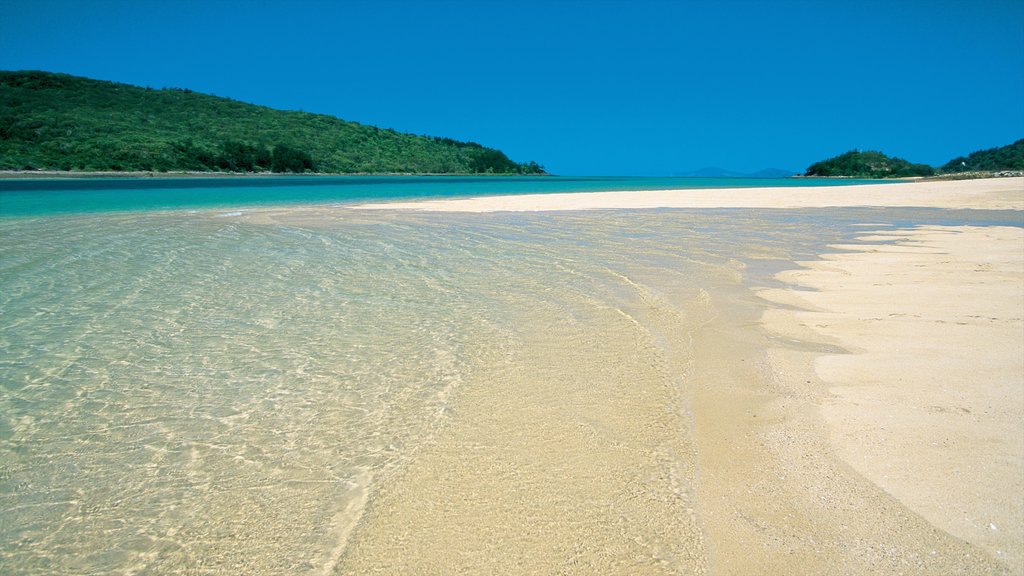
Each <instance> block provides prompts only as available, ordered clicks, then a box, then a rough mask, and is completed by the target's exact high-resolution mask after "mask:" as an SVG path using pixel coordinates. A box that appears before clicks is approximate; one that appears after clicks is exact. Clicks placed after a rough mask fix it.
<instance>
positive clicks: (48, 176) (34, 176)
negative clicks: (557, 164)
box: [0, 170, 552, 180]
mask: <svg viewBox="0 0 1024 576" xmlns="http://www.w3.org/2000/svg"><path fill="white" fill-rule="evenodd" d="M325 176H329V177H340V176H448V177H454V176H471V177H501V178H511V177H516V176H522V177H547V176H552V175H551V174H516V173H511V172H510V173H507V174H476V173H474V174H469V173H463V172H429V173H426V172H415V173H414V172H189V171H174V172H156V171H132V172H114V171H95V172H80V171H74V170H72V171H64V170H0V180H96V179H120V180H150V179H160V178H167V179H177V178H242V179H246V178H257V179H258V178H317V177H325Z"/></svg>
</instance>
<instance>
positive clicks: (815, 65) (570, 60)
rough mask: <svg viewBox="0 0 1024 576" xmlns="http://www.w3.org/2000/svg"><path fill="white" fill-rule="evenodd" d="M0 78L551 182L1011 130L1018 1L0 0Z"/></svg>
mask: <svg viewBox="0 0 1024 576" xmlns="http://www.w3.org/2000/svg"><path fill="white" fill-rule="evenodd" d="M0 69H3V70H47V71H51V72H64V73H68V74H74V75H79V76H87V77H91V78H98V79H103V80H113V81H118V82H125V83H128V84H135V85H139V86H151V87H153V88H162V87H179V88H189V89H192V90H195V91H198V92H206V93H212V94H216V95H218V96H227V97H230V98H233V99H236V100H241V101H243V102H251V103H255V104H260V105H265V106H270V107H273V108H280V109H288V110H304V111H307V112H317V113H323V114H330V115H333V116H338V117H340V118H344V119H346V120H352V121H356V122H361V123H366V124H372V125H376V126H380V127H382V128H393V129H395V130H398V131H400V132H409V133H415V134H428V135H432V136H446V137H450V138H455V139H458V140H469V141H475V142H479V143H481V144H484V145H486V146H492V147H496V148H499V149H501V150H502V151H504V152H505V153H506V154H508V155H509V156H510V157H511V158H512V159H513V160H516V161H520V162H525V161H529V160H535V161H537V162H539V163H541V164H542V165H544V166H545V167H546V168H547V169H548V170H549V171H550V172H552V173H555V174H564V175H623V176H634V175H636V176H641V175H647V176H671V175H674V174H679V173H682V172H686V171H691V170H696V169H700V168H703V167H708V166H715V167H721V168H726V169H730V170H735V171H744V172H745V171H755V170H760V169H763V168H781V169H788V170H794V171H802V170H803V169H805V168H806V167H807V166H808V165H810V164H811V163H813V162H816V161H818V160H822V159H824V158H827V157H830V156H834V155H837V154H840V153H843V152H846V151H848V150H851V149H855V148H856V149H861V150H881V151H883V152H885V153H887V154H890V155H895V156H899V157H902V158H906V159H908V160H910V161H912V162H923V163H927V164H931V165H941V164H943V163H945V162H946V161H948V160H950V159H951V158H953V157H956V156H960V155H964V154H966V153H968V152H971V151H974V150H978V149H983V148H991V147H996V146H1002V145H1005V144H1009V143H1011V142H1013V141H1016V140H1018V139H1020V138H1024V1H1022V0H1010V1H1003V0H977V1H966V0H965V1H942V0H933V1H915V0H886V1H879V0H856V1H845V0H818V1H809V0H792V1H781V0H780V1H777V2H768V1H763V2H759V1H752V0H747V1H741V0H732V1H729V0H723V1H718V2H711V1H707V2H704V1H678V2H663V1H654V0H650V1H643V0H633V1H623V2H619V1H610V0H609V1H547V2H539V1H531V0H510V1H497V0H492V1H471V0H463V1H445V2H442V1H427V0H420V1H412V0H408V1H404V2H402V1H387V0H376V1H365V2H357V1H348V2H346V1H336V2H329V1H326V0H323V1H312V0H310V1H302V0H290V1H271V0H266V1H261V0H238V1H229V0H205V1H198V0H197V1H187V0H180V1H175V0H128V1H115V0H0Z"/></svg>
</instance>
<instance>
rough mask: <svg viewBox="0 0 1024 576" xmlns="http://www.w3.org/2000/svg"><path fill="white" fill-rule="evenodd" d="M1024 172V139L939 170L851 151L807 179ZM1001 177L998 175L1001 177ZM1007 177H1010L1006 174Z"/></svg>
mask: <svg viewBox="0 0 1024 576" xmlns="http://www.w3.org/2000/svg"><path fill="white" fill-rule="evenodd" d="M1022 170H1024V140H1017V141H1016V142H1014V143H1013V144H1009V145H1006V146H1002V147H999V148H990V149H988V150H979V151H977V152H972V153H971V154H969V155H968V156H960V157H959V158H954V159H952V160H950V161H949V162H946V163H945V164H943V165H942V166H941V167H940V168H938V169H935V168H932V167H931V166H928V165H926V164H911V163H910V162H907V161H906V160H903V159H902V158H891V157H889V156H886V155H885V154H882V153H881V152H860V151H858V150H851V151H850V152H847V153H846V154H840V155H839V156H836V157H835V158H829V159H828V160H823V161H821V162H816V163H814V164H811V166H810V167H808V168H807V171H806V172H805V173H804V175H805V176H826V177H828V176H832V177H844V178H905V177H908V176H936V175H937V176H943V175H956V174H961V175H963V176H968V175H973V176H971V177H975V178H976V177H979V176H984V175H986V174H992V173H995V172H1019V171H1022ZM997 175H998V174H997ZM1003 175H1006V174H1003Z"/></svg>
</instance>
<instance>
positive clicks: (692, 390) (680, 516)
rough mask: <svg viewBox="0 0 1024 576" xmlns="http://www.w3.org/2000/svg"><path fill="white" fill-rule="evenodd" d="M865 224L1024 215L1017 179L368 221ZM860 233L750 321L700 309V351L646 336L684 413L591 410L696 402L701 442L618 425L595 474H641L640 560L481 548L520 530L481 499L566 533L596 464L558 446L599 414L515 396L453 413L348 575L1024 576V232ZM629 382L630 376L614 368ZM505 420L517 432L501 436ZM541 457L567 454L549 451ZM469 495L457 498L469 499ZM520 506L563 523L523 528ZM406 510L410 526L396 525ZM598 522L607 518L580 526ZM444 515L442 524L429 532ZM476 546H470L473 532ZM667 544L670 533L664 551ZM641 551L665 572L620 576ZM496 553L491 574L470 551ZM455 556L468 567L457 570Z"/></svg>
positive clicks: (610, 198) (605, 199) (795, 275)
mask: <svg viewBox="0 0 1024 576" xmlns="http://www.w3.org/2000/svg"><path fill="white" fill-rule="evenodd" d="M860 206H874V207H910V206H912V207H925V208H942V209H983V210H995V209H998V210H1022V209H1024V180H1022V179H1020V178H1013V179H1009V178H1008V179H993V180H978V181H960V182H915V183H905V184H895V185H877V186H851V187H842V188H801V189H794V188H788V189H733V190H713V191H711V190H680V191H655V192H611V193H588V194H560V195H535V196H510V197H486V198H485V197H481V198H471V199H461V200H446V201H428V202H417V203H392V204H378V205H365V206H360V208H367V209H371V208H372V209H401V210H417V211H451V212H461V211H468V212H487V211H495V212H496V211H543V210H557V211H562V210H566V211H574V210H599V209H642V208H729V207H735V208H829V207H837V208H838V207H860ZM861 226H862V227H863V230H864V233H863V234H862V235H859V236H855V237H852V238H850V242H849V243H846V244H833V245H830V246H829V248H828V251H826V252H824V253H821V254H819V255H818V258H816V259H813V260H810V261H803V262H799V263H797V264H798V266H799V267H798V268H795V269H792V270H787V271H783V272H781V273H779V274H777V276H776V277H775V281H776V285H774V286H766V287H762V288H756V287H755V293H756V294H757V298H758V299H759V301H758V302H755V303H753V304H752V305H751V306H749V307H742V306H740V307H737V306H716V305H715V304H713V303H711V300H710V298H709V301H708V303H707V306H706V307H705V308H701V310H703V312H696V310H697V308H692V309H691V308H687V307H686V306H684V307H683V308H684V309H685V310H687V311H690V315H691V316H692V314H698V315H700V314H706V315H707V320H706V321H705V322H704V323H703V324H702V325H701V328H700V329H699V330H697V331H696V332H692V333H688V334H673V333H672V328H671V322H670V321H667V320H661V321H659V322H665V323H666V324H665V326H663V327H662V328H660V329H659V330H661V332H662V333H663V334H667V337H666V340H667V341H670V342H671V341H673V339H679V338H682V339H684V340H686V341H688V342H690V343H691V344H692V346H693V354H692V356H691V357H690V358H692V359H695V360H694V362H693V363H692V364H688V363H687V362H686V361H679V362H677V363H676V364H672V362H673V361H672V360H671V355H670V357H669V359H668V362H669V366H670V367H672V366H675V368H673V369H672V370H669V372H673V370H678V373H680V374H683V380H684V381H683V382H679V383H677V386H678V388H677V393H678V394H681V395H682V397H683V398H684V399H683V400H680V399H679V397H677V396H675V394H673V393H672V392H671V391H670V390H668V389H663V388H657V387H655V388H654V389H660V390H662V392H661V393H660V395H655V396H650V395H647V396H644V397H643V398H632V397H630V396H629V395H628V394H624V391H623V390H621V389H617V388H609V389H608V390H605V391H604V392H603V394H607V396H609V397H610V398H612V399H615V401H614V402H612V404H613V405H614V406H612V405H610V406H609V407H605V410H613V411H614V410H616V407H619V408H620V409H621V410H620V411H621V413H622V414H625V415H628V414H630V413H634V412H635V413H636V414H638V415H639V414H650V413H651V411H650V407H649V406H647V407H646V408H643V407H642V406H641V405H640V404H642V403H650V402H656V403H664V404H665V405H666V406H674V407H675V408H673V409H678V406H679V404H680V402H682V403H683V404H688V403H690V402H692V414H691V418H690V423H691V425H692V429H689V430H685V431H683V432H684V435H685V436H686V437H687V438H689V440H690V441H692V443H686V442H684V443H683V444H681V445H676V444H675V442H676V441H674V440H672V439H671V432H670V429H669V428H667V427H666V425H665V424H664V423H661V422H651V423H650V425H649V426H645V427H644V430H645V435H644V436H636V429H635V424H636V423H635V422H634V423H633V425H632V426H630V424H629V423H628V417H627V419H626V420H624V421H623V422H621V423H620V424H621V426H622V430H620V433H623V434H624V433H625V432H626V431H628V430H632V432H631V433H632V434H633V436H631V437H630V438H632V440H631V441H630V442H635V445H632V444H631V443H630V442H623V441H621V440H620V441H619V443H616V444H615V445H613V446H611V447H605V448H603V449H602V450H605V451H608V453H607V454H605V455H604V457H602V458H603V460H602V461H603V462H605V463H606V464H607V465H608V466H610V467H611V468H612V469H622V470H631V469H634V470H638V471H643V470H649V471H650V472H649V474H650V475H651V476H650V477H647V476H644V474H641V477H644V478H646V479H645V480H643V482H642V484H644V485H646V486H648V487H654V488H656V490H655V491H653V492H648V493H646V494H644V497H645V498H647V499H649V501H648V502H646V503H644V502H637V503H636V504H637V505H638V506H641V508H640V511H641V514H642V515H643V514H653V513H654V512H655V511H657V512H658V513H667V514H668V516H666V517H665V518H661V517H657V516H650V518H651V522H652V528H651V529H652V530H654V531H655V532H654V533H651V534H649V535H647V536H644V537H643V540H639V539H638V540H637V542H638V543H639V544H641V546H640V548H639V549H637V550H632V551H631V550H630V548H629V547H626V548H623V549H621V550H618V551H617V552H616V551H614V550H609V551H607V552H608V553H609V555H607V556H605V555H602V554H601V553H600V551H598V550H576V551H575V553H574V552H573V551H572V550H565V549H562V548H559V542H560V541H559V539H558V538H556V537H554V534H558V533H560V532H559V530H553V532H552V537H551V538H550V539H548V540H542V541H546V542H547V543H548V545H549V546H548V547H547V548H542V549H537V550H539V551H540V552H539V553H540V555H539V556H535V557H532V558H533V560H534V561H536V564H534V563H527V564H522V563H521V562H523V558H522V557H516V556H514V555H513V556H512V557H506V556H502V555H501V551H502V550H504V552H506V553H507V552H509V551H510V550H509V549H508V548H500V547H498V548H494V546H496V545H497V542H499V541H500V538H499V536H500V535H501V534H502V533H504V532H503V530H508V529H510V528H509V522H510V518H513V517H512V516H507V515H504V514H500V513H499V514H497V515H492V516H490V517H488V518H487V519H485V520H480V519H479V517H478V516H476V515H475V514H476V512H479V510H480V508H479V499H480V498H481V497H483V496H482V495H484V494H492V495H493V494H504V495H505V496H503V497H502V498H501V499H500V502H501V503H502V504H501V506H499V508H498V509H499V510H506V509H507V510H508V511H509V513H510V514H511V513H513V512H515V511H518V512H516V513H522V514H526V515H527V516H528V517H525V518H516V519H514V520H512V521H511V524H512V525H521V524H527V525H528V524H529V523H530V521H531V518H532V520H533V521H535V522H536V521H540V520H538V519H539V518H547V515H548V514H550V513H554V514H555V515H554V516H552V517H551V518H547V519H546V520H543V521H540V522H541V523H540V524H539V525H538V526H540V527H543V526H548V527H549V528H550V527H554V526H556V525H558V524H559V523H564V522H567V521H570V520H572V518H570V517H567V516H565V515H564V510H563V511H562V512H561V513H560V512H559V510H560V509H559V507H558V503H559V502H563V501H564V499H565V498H567V497H570V496H568V495H569V494H571V493H572V488H571V486H572V485H574V484H573V483H575V485H577V486H582V484H581V483H586V482H588V481H591V480H592V479H595V478H602V475H601V473H600V472H599V471H597V470H590V469H588V468H587V466H590V465H592V464H594V462H593V460H588V459H580V458H579V455H580V454H582V453H589V452H593V451H594V446H593V445H588V444H587V443H586V442H583V443H580V441H581V440H585V438H582V439H581V438H580V437H578V436H577V435H575V434H574V433H573V431H572V430H571V429H566V430H562V429H561V428H562V427H563V426H564V423H567V422H572V421H574V420H575V419H576V418H577V417H578V414H576V413H577V412H580V411H584V412H585V411H586V410H587V406H588V404H587V403H588V402H593V401H594V397H593V396H590V395H586V396H580V397H576V398H572V397H570V398H569V399H568V400H566V398H564V397H563V398H560V399H559V400H558V401H550V398H549V402H541V403H540V404H538V403H537V402H536V400H537V398H545V397H549V396H550V395H551V394H554V393H555V392H553V391H551V390H548V389H543V390H542V389H539V388H538V389H536V390H533V389H530V388H529V387H527V389H526V391H527V392H529V393H530V394H533V395H536V397H531V396H529V395H522V396H517V397H515V398H507V397H502V396H495V395H493V394H490V393H488V392H486V391H483V390H476V391H475V392H467V394H468V395H469V396H468V398H466V399H464V401H465V402H466V404H465V405H464V406H465V407H466V408H467V410H466V414H467V415H466V416H465V418H466V420H464V421H463V423H464V424H466V426H459V425H458V424H457V423H456V424H453V426H452V428H451V429H450V430H448V431H447V433H446V434H445V435H442V437H441V439H440V441H439V442H438V444H437V445H436V446H434V447H433V449H431V450H429V451H428V452H427V453H426V454H425V455H423V456H422V458H420V459H418V461H417V462H416V463H414V464H413V465H412V467H411V468H410V470H409V471H408V473H407V475H406V476H405V477H404V478H403V479H400V480H399V481H398V482H397V483H396V484H395V485H393V486H391V487H389V488H387V489H386V491H385V494H384V495H383V497H382V500H381V502H380V504H379V505H378V507H377V508H376V509H374V510H372V511H371V514H370V516H369V517H368V518H367V520H366V525H365V526H364V530H363V531H362V532H361V533H360V534H358V535H357V538H356V540H355V542H354V545H353V546H352V547H351V549H350V550H348V551H347V554H346V557H345V558H344V561H343V565H344V566H345V567H346V569H347V571H348V572H350V573H358V572H360V571H363V570H374V569H377V570H381V569H383V570H389V569H399V570H402V569H411V567H412V565H407V564H404V563H403V561H402V560H401V558H402V555H401V554H400V551H405V552H413V554H412V555H411V556H410V557H408V558H407V560H410V561H411V559H412V558H415V561H416V562H417V563H418V564H417V565H419V566H427V567H431V566H432V567H433V568H437V569H441V567H447V568H453V567H454V568H456V569H468V570H470V571H472V570H473V569H480V568H482V567H483V566H489V567H490V568H492V569H494V570H495V571H497V572H503V571H510V572H515V571H516V570H517V569H527V570H529V569H531V568H538V569H539V568H540V567H543V566H548V567H551V566H557V565H559V564H558V561H559V559H561V561H562V562H564V561H566V559H567V558H572V557H573V555H574V554H575V555H576V556H577V561H578V563H576V564H573V563H570V564H568V565H565V564H563V565H562V566H563V568H565V569H566V570H567V571H569V572H572V571H573V570H576V569H583V570H598V571H601V570H612V571H614V570H617V569H623V568H624V567H627V566H628V567H629V569H630V570H636V571H641V572H645V573H646V572H651V573H677V572H678V573H713V574H753V573H760V574H896V573H899V574H1002V573H1007V574H1010V573H1014V574H1016V573H1021V571H1022V570H1024V505H1022V504H1024V480H1022V478H1024V230H1022V228H1020V227H1015V226H991V227H979V226H938V225H931V226H914V225H909V226H907V227H900V228H895V227H890V226H879V225H877V224H873V223H871V222H864V223H863V224H862V225H861ZM716 298H717V296H716ZM683 314H684V315H687V313H686V312H684V313H683ZM622 329H623V330H629V329H630V328H629V326H625V325H624V326H623V328H622ZM551 337H552V338H558V337H559V336H558V334H557V333H551ZM623 362H624V365H628V359H624V360H623ZM504 377H505V378H508V375H505V376H504ZM523 377H524V376H523V375H519V376H516V377H515V378H523ZM584 377H585V378H584V379H588V378H589V379H590V381H592V382H602V381H604V382H615V381H616V379H614V378H613V379H612V380H610V381H609V380H607V379H604V380H602V379H601V378H599V377H597V376H596V375H590V376H586V375H584ZM620 377H621V378H626V379H627V380H628V378H629V377H628V376H625V375H620ZM609 385H610V384H609ZM521 392H522V391H521ZM559 393H560V394H563V395H564V394H569V395H573V394H575V395H580V394H583V393H584V392H583V391H581V390H577V389H573V388H570V389H569V390H568V391H562V392H559ZM544 406H547V407H546V408H544ZM558 406H562V407H565V406H573V407H574V408H573V409H572V411H573V413H567V412H565V411H564V410H563V411H562V412H561V413H559V411H558V410H557V408H556V407H558ZM469 408H472V410H469ZM537 410H542V413H537ZM607 414H608V413H607V412H605V413H604V416H602V417H601V418H599V419H603V420H604V421H605V425H606V426H607V425H608V423H609V422H610V421H614V420H609V419H608V416H607ZM503 418H504V419H506V420H509V422H505V423H504V426H502V425H501V424H502V423H501V420H502V419H503ZM524 420H526V421H531V422H535V423H537V424H538V425H537V426H535V427H534V428H531V429H530V430H529V431H528V432H527V433H526V435H525V436H520V437H518V438H515V439H512V438H506V439H505V440H504V441H502V442H500V443H499V444H497V445H494V444H492V445H490V446H487V445H486V444H487V442H485V441H483V440H482V439H486V438H491V437H493V435H494V434H495V433H496V432H495V431H505V432H507V431H508V430H514V429H515V426H516V425H515V422H522V421H524ZM499 435H500V434H499ZM552 442H554V443H555V444H556V445H557V446H559V448H558V450H555V451H551V443H552ZM651 445H656V446H660V447H661V448H659V450H669V451H671V452H672V454H673V455H674V456H673V457H672V458H669V459H668V461H672V462H675V464H674V465H664V464H662V465H659V464H658V462H659V459H660V458H661V456H659V453H658V452H657V451H655V452H651V453H644V446H651ZM623 449H625V451H623ZM598 452H601V450H598ZM679 454H683V455H684V456H682V457H680V456H679ZM546 459H550V461H548V460H546ZM517 462H518V464H516V463H517ZM567 464H572V465H571V466H569V467H568V468H567V467H566V465H567ZM673 466H675V468H673ZM552 469H557V470H561V471H562V472H561V474H566V475H567V481H570V484H569V485H567V486H561V484H560V482H561V480H557V479H552V478H548V479H546V480H545V479H544V477H543V476H542V475H543V474H545V473H547V472H549V471H550V470H552ZM455 470H459V471H460V472H459V473H454V472H453V471H455ZM466 474H468V476H467V475H466ZM651 478H663V479H666V478H669V479H671V481H666V482H665V483H662V482H661V481H658V480H652V479H651ZM438 479H440V481H438ZM467 479H468V480H469V481H470V482H469V486H468V487H467V486H465V485H463V484H462V483H463V482H465V481H467ZM605 480H607V477H605ZM621 480H623V482H624V483H625V484H628V483H629V479H628V478H623V479H621ZM633 481H636V480H633ZM608 486H611V487H614V484H612V485H608ZM679 486H695V488H694V489H692V490H683V491H680V490H679ZM673 487H675V488H673ZM524 488H528V490H527V491H526V492H522V490H523V489H524ZM609 489H610V488H609ZM584 491H585V492H586V493H589V494H595V493H600V490H596V491H595V490H590V489H585V490H584ZM638 494H639V493H638ZM531 502H532V503H533V504H539V503H543V502H549V503H552V504H553V505H554V507H553V508H552V507H546V506H539V507H531V506H527V507H525V508H524V507H523V506H524V505H525V503H531ZM659 502H660V504H659ZM410 503H415V507H416V508H415V509H411V508H408V507H407V506H408V505H409V504H410ZM666 503H670V504H666ZM596 504H599V502H598V503H596ZM535 508H536V509H535ZM607 512H608V510H607V509H604V508H602V506H598V507H597V508H595V509H594V510H593V511H592V513H593V514H595V515H596V516H600V515H607ZM635 512H636V511H634V513H635ZM619 513H621V514H623V516H622V518H626V517H628V516H629V514H628V513H627V512H625V511H622V512H619ZM531 515H532V516H531ZM596 516H595V517H596ZM440 518H443V519H444V522H443V523H442V524H437V523H436V520H437V519H440ZM474 518H476V520H474ZM432 519H433V520H432ZM577 520H578V521H579V522H580V524H577V527H579V526H580V525H582V526H585V527H586V528H585V530H587V533H588V534H591V535H593V536H594V538H595V539H594V540H592V541H591V542H592V543H593V544H595V545H599V543H600V542H603V541H606V540H604V539H602V538H604V537H600V536H596V535H600V534H602V531H603V530H604V529H603V528H602V527H601V526H600V525H594V526H590V525H587V524H586V521H585V518H580V519H577ZM478 521H483V524H474V522H478ZM545 522H546V524H545ZM474 525H478V526H480V528H479V529H470V528H469V527H470V526H474ZM538 529H541V530H543V528H538ZM577 529H579V528H577ZM609 529H610V527H609ZM611 531H612V532H614V530H611ZM658 533H660V534H661V536H662V537H665V536H666V535H672V538H671V539H670V542H674V544H671V545H669V544H666V543H665V542H664V541H662V540H660V539H659V537H658V536H657V535H656V534H658ZM520 535H521V534H520ZM606 536H607V535H606ZM615 541H616V540H615V538H614V537H609V538H608V539H607V542H615ZM651 546H654V547H655V548H656V549H657V550H661V552H659V553H657V554H655V557H656V558H658V559H659V560H658V561H659V562H661V564H657V565H658V566H661V568H660V569H652V565H651V564H643V565H631V564H615V562H616V561H621V560H622V559H623V558H639V557H641V555H642V554H643V553H648V552H649V551H650V547H651ZM488 547H490V548H488ZM487 549H491V553H490V554H487V553H484V554H482V555H481V554H480V552H482V551H484V550H487ZM453 550H454V551H463V552H466V553H467V556H465V557H458V558H456V559H455V560H453V556H452V555H451V554H452V551H453ZM469 550H474V551H475V552H472V553H470V552H468V551H469ZM520 552H521V551H520ZM658 554H660V556H659V555H658ZM385 558H389V559H390V560H388V561H383V560H382V559H385ZM484 559H486V560H484ZM482 561H483V562H485V563H484V564H479V562H482ZM517 566H518V568H516V567H517ZM641 568H642V569H641Z"/></svg>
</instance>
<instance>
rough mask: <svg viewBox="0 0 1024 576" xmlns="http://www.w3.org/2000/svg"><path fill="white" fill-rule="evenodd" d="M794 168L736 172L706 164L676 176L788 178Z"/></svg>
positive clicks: (793, 172) (792, 174)
mask: <svg viewBox="0 0 1024 576" xmlns="http://www.w3.org/2000/svg"><path fill="white" fill-rule="evenodd" d="M796 174H797V172H796V171H794V170H781V169H779V168H765V169H764V170H758V171H757V172H736V171H733V170H726V169H724V168H718V167H715V166H708V167H705V168H701V169H699V170H690V171H688V172H678V173H676V174H675V175H676V176H682V177H684V178H789V177H790V176H794V175H796Z"/></svg>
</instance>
